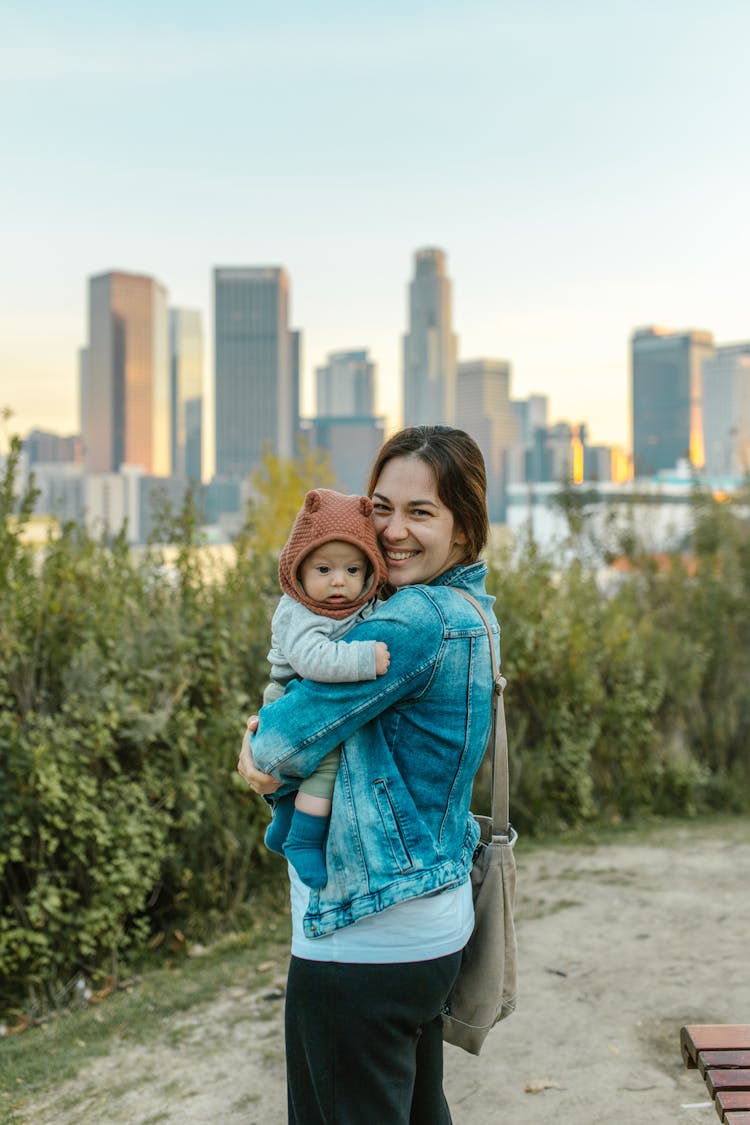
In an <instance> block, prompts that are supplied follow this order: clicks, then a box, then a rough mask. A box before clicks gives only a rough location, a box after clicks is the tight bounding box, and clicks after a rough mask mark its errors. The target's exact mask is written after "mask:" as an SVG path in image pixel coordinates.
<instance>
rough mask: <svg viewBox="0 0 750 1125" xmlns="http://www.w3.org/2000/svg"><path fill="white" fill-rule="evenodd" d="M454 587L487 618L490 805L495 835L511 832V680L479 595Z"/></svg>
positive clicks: (485, 620) (484, 619)
mask: <svg viewBox="0 0 750 1125" xmlns="http://www.w3.org/2000/svg"><path fill="white" fill-rule="evenodd" d="M453 589H454V590H456V591H457V593H459V594H460V595H461V597H462V598H465V599H466V601H467V602H471V604H472V605H473V606H474V609H475V610H476V611H477V613H478V614H479V616H480V617H481V619H482V621H483V622H484V627H485V629H486V630H487V637H488V639H489V642H490V660H491V661H492V724H491V726H490V734H489V738H488V740H487V749H486V751H485V753H486V754H489V755H490V760H491V762H492V805H491V808H490V820H491V822H492V834H493V835H510V832H511V827H510V808H509V799H508V731H507V728H506V726H505V707H504V705H503V692H504V691H505V685H506V682H507V681H506V679H505V677H504V676H503V675H501V673H500V665H499V664H498V659H497V653H496V652H495V642H494V639H493V636H492V628H491V626H490V622H489V618H488V617H487V614H486V613H485V612H484V610H483V609H482V607H481V605H480V604H479V602H478V601H477V600H476V598H474V597H472V596H471V594H467V593H466V591H465V590H462V589H461V588H460V587H458V586H454V587H453Z"/></svg>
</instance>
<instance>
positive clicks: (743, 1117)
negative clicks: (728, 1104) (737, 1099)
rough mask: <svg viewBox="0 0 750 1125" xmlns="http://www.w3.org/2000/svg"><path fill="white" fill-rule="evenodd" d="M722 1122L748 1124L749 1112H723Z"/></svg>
mask: <svg viewBox="0 0 750 1125" xmlns="http://www.w3.org/2000/svg"><path fill="white" fill-rule="evenodd" d="M724 1122H725V1125H750V1113H743V1111H742V1110H740V1111H739V1113H731V1112H730V1113H725V1114H724Z"/></svg>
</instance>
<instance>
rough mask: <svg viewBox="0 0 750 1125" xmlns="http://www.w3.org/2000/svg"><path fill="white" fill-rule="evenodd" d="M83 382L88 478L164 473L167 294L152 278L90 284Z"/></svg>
mask: <svg viewBox="0 0 750 1125" xmlns="http://www.w3.org/2000/svg"><path fill="white" fill-rule="evenodd" d="M86 353H87V354H86V360H85V365H84V369H83V371H84V377H83V378H82V380H81V391H82V394H81V432H82V437H83V459H84V467H85V469H86V471H87V472H100V473H107V472H113V471H117V470H118V469H119V468H120V465H122V464H130V465H140V466H142V468H143V469H144V471H145V472H147V473H150V474H152V475H154V476H168V475H169V471H170V441H169V425H170V402H169V397H170V396H169V341H168V329H167V291H166V289H165V288H164V286H163V285H161V284H160V283H159V282H158V281H155V280H154V278H153V277H147V276H145V275H143V274H132V273H121V272H112V273H104V274H99V275H98V276H96V277H91V278H89V342H88V347H87V349H86Z"/></svg>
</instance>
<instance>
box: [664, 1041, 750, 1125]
mask: <svg viewBox="0 0 750 1125" xmlns="http://www.w3.org/2000/svg"><path fill="white" fill-rule="evenodd" d="M680 1047H681V1049H682V1057H683V1059H684V1061H685V1066H686V1067H688V1068H689V1069H694V1068H697V1069H698V1070H699V1071H700V1073H701V1075H702V1076H703V1079H704V1081H705V1083H706V1087H707V1089H708V1092H709V1094H710V1095H711V1097H712V1098H713V1100H714V1106H715V1108H716V1112H717V1113H718V1115H719V1120H720V1121H724V1122H725V1123H726V1125H750V1024H691V1025H689V1026H688V1027H683V1028H682V1029H681V1031H680Z"/></svg>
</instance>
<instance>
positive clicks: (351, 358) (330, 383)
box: [315, 349, 375, 416]
mask: <svg viewBox="0 0 750 1125" xmlns="http://www.w3.org/2000/svg"><path fill="white" fill-rule="evenodd" d="M315 389H316V404H317V409H316V413H317V414H318V415H319V416H328V415H343V414H347V415H352V414H372V412H373V410H374V409H375V364H374V363H372V362H371V361H370V360H369V359H368V356H367V350H366V349H360V350H359V351H351V352H331V354H330V355H329V356H328V362H327V363H326V364H324V365H323V366H322V367H317V368H316V369H315Z"/></svg>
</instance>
